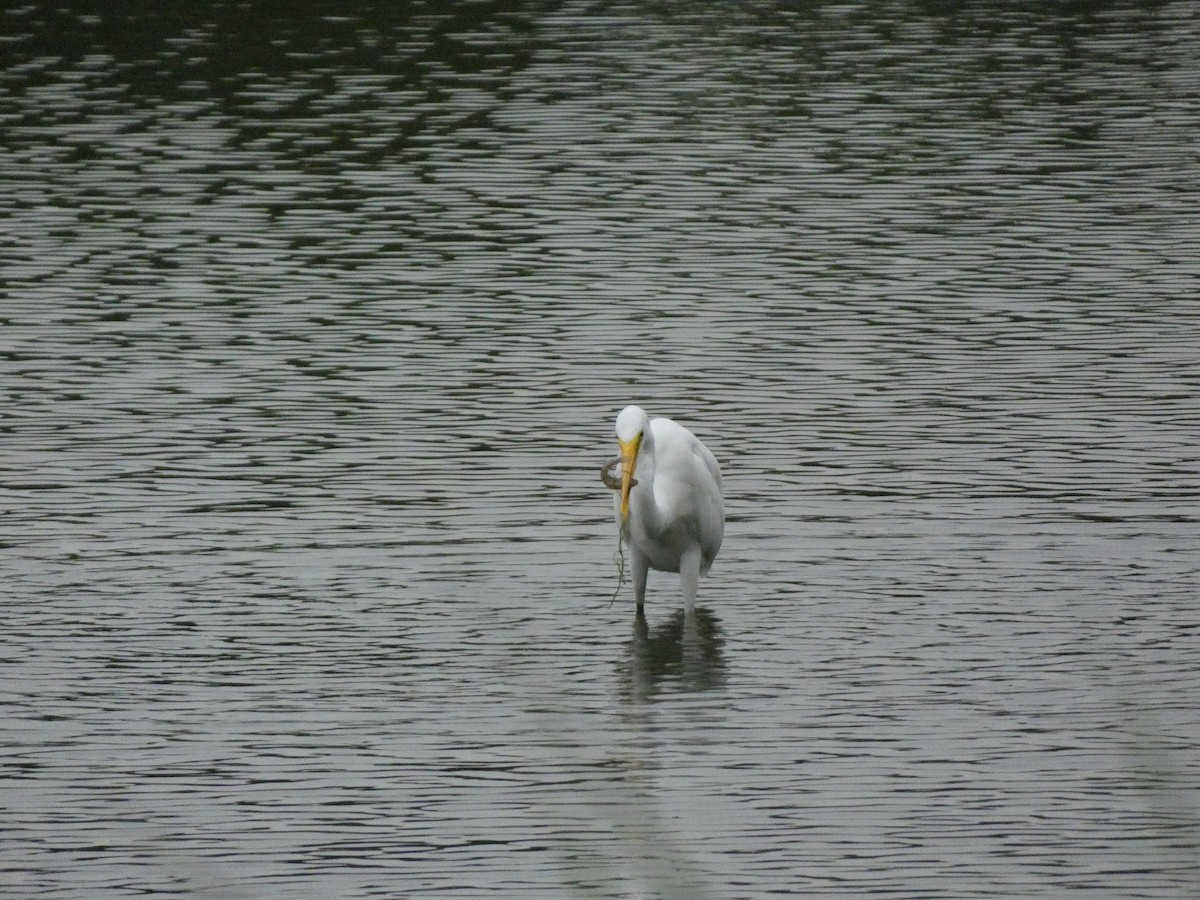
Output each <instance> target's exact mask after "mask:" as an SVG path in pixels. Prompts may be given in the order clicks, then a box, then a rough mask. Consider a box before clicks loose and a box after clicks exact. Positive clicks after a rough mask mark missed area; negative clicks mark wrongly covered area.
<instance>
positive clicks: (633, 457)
mask: <svg viewBox="0 0 1200 900" xmlns="http://www.w3.org/2000/svg"><path fill="white" fill-rule="evenodd" d="M617 443H618V444H619V445H620V447H621V462H622V463H623V465H622V466H621V521H622V522H625V521H627V520H628V519H629V490H630V488H632V487H633V470H634V469H635V468H636V467H637V455H638V448H639V447H641V446H642V436H641V435H640V434H639V435H638V436H637V437H635V438H634V439H633V440H631V441H622V440H619V439H618V440H617Z"/></svg>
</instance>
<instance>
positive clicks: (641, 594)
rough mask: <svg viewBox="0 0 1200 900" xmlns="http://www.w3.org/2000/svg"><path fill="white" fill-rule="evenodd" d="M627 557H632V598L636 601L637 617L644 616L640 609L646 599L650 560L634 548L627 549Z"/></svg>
mask: <svg viewBox="0 0 1200 900" xmlns="http://www.w3.org/2000/svg"><path fill="white" fill-rule="evenodd" d="M629 555H630V556H632V557H633V597H634V599H635V600H637V615H639V616H644V615H645V613H644V612H643V611H642V607H643V603H644V602H645V599H646V576H647V575H648V574H650V560H649V559H648V558H647V557H646V555H645V554H644V553H640V552H638V549H637V548H636V547H630V548H629Z"/></svg>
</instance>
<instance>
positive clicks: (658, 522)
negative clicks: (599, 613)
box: [602, 406, 725, 616]
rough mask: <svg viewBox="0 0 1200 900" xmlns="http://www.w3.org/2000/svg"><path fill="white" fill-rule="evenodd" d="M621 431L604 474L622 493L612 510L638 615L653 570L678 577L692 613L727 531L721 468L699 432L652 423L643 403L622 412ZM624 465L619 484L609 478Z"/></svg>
mask: <svg viewBox="0 0 1200 900" xmlns="http://www.w3.org/2000/svg"><path fill="white" fill-rule="evenodd" d="M616 432H617V444H618V445H619V446H620V448H621V456H620V457H619V458H618V459H615V460H613V461H612V462H611V463H609V464H608V465H607V466H606V467H605V473H604V475H603V476H602V477H603V478H604V482H605V484H607V485H608V486H609V487H611V488H612V489H613V490H617V491H619V492H620V493H618V495H617V496H616V497H615V498H614V507H615V510H616V515H617V525H618V526H619V527H620V529H621V535H622V537H624V538H625V539H626V540H628V542H629V551H630V556H631V557H632V563H633V592H634V597H635V599H636V600H637V614H638V615H639V616H641V615H643V611H642V606H643V602H644V600H645V596H646V576H647V574H648V572H649V570H650V569H657V570H658V571H660V572H678V573H679V580H680V583H681V584H682V586H683V602H684V609H685V610H686V612H687V613H689V614H690V613H692V611H693V610H694V609H695V605H696V587H697V582H698V581H699V579H700V576H701V575H704V574H706V573H707V572H708V568H709V566H711V565H712V562H713V560H714V559H716V557H717V551H718V550H720V549H721V538H722V537H723V536H724V534H725V501H724V499H723V498H722V495H721V468H720V466H718V465H717V460H716V457H714V456H713V455H712V453H710V452H709V449H708V448H707V447H705V446H704V445H703V444H702V443H700V440H699V439H698V438H697V437H696V436H695V435H694V434H692V433H691V432H690V431H688V430H687V429H686V428H684V427H683V426H682V425H679V424H677V423H675V422H672V421H671V420H670V419H663V418H656V419H651V418H650V417H649V416H647V415H646V411H645V410H644V409H642V408H641V407H640V406H627V407H625V408H624V409H623V410H621V413H620V415H618V416H617V427H616ZM618 463H619V464H620V465H621V479H620V482H619V483H618V482H617V480H616V479H615V478H614V477H613V476H612V475H611V474H610V473H609V470H611V469H612V467H613V466H615V465H617V464H618ZM635 475H636V478H635V477H634V476H635Z"/></svg>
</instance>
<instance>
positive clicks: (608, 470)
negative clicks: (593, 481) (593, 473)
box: [600, 456, 637, 491]
mask: <svg viewBox="0 0 1200 900" xmlns="http://www.w3.org/2000/svg"><path fill="white" fill-rule="evenodd" d="M624 461H625V458H624V457H623V456H618V457H617V458H616V459H610V460H609V461H608V462H606V463H605V464H604V465H602V466H601V467H600V480H601V481H603V482H604V486H605V487H607V488H609V489H610V490H613V491H619V490H620V489H621V476H620V475H614V474H613V473H612V470H613V469H614V468H615V467H616V466H619V465H621V463H622V462H624ZM635 484H637V479H636V478H635V479H633V480H632V481H630V482H629V485H630V487H632V486H633V485H635Z"/></svg>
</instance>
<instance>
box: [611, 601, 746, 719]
mask: <svg viewBox="0 0 1200 900" xmlns="http://www.w3.org/2000/svg"><path fill="white" fill-rule="evenodd" d="M723 644H724V640H723V639H722V637H721V625H720V620H719V619H718V618H717V617H716V616H715V615H713V613H712V611H711V610H709V609H707V608H705V607H696V609H695V611H694V612H693V613H692V614H691V615H687V614H686V613H684V611H683V610H677V611H676V612H675V613H673V614H672V615H671V617H670V618H669V619H667V620H666V621H665V622H661V623H659V624H658V625H655V626H654V627H653V628H651V627H650V626H649V625H648V624H647V622H646V617H645V616H644V615H638V616H637V617H636V618H635V619H634V623H633V637H632V639H631V640H630V641H629V643H628V644H627V645H626V652H625V657H624V659H623V666H622V669H623V671H622V672H621V675H622V678H621V686H622V692H623V693H625V694H626V695H627V696H628V697H629V699H631V700H634V701H637V702H644V701H646V700H650V699H652V698H653V697H654V695H655V694H657V693H658V691H659V690H660V689H661V688H663V687H665V686H668V685H670V686H674V687H675V688H676V689H677V690H682V691H708V690H713V689H714V688H718V687H720V686H721V685H723V684H724V683H725V658H724V654H723V652H722V649H721V647H722V645H723Z"/></svg>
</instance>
